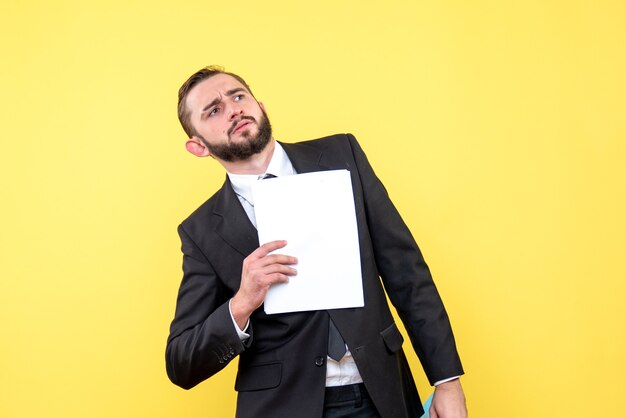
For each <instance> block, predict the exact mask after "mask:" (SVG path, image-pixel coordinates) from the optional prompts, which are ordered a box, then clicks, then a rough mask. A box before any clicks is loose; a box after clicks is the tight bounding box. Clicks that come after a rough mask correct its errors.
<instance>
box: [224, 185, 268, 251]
mask: <svg viewBox="0 0 626 418" xmlns="http://www.w3.org/2000/svg"><path fill="white" fill-rule="evenodd" d="M213 215H214V216H216V217H217V218H218V219H217V223H216V225H215V232H216V233H217V234H218V235H219V236H220V237H221V238H222V239H223V240H224V241H225V242H226V243H227V244H228V245H230V246H231V247H233V248H234V249H235V250H237V251H238V252H239V253H240V254H241V255H243V256H244V257H247V256H248V255H249V254H250V253H251V252H252V251H254V250H255V249H257V248H258V247H259V236H258V234H257V231H256V228H255V227H254V225H252V222H250V219H249V218H248V215H247V214H246V211H245V210H244V209H243V206H241V202H239V198H238V197H237V194H235V191H234V190H233V187H232V186H231V184H230V180H228V178H226V182H225V183H224V185H223V186H222V189H221V190H220V194H219V196H218V198H217V201H216V203H215V208H214V209H213Z"/></svg>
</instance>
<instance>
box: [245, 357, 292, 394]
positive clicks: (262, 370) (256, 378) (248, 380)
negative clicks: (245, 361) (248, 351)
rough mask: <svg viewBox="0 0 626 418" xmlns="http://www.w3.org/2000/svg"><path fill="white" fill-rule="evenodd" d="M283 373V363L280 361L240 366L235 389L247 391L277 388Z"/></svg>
mask: <svg viewBox="0 0 626 418" xmlns="http://www.w3.org/2000/svg"><path fill="white" fill-rule="evenodd" d="M282 373H283V364H282V363H280V362H276V363H265V364H253V365H249V366H246V367H244V368H241V367H240V368H239V371H238V372H237V380H235V390H236V391H238V392H246V391H252V390H262V389H271V388H275V387H276V386H278V385H279V384H280V380H281V378H282Z"/></svg>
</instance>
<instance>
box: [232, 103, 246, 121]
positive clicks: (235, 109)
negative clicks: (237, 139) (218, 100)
mask: <svg viewBox="0 0 626 418" xmlns="http://www.w3.org/2000/svg"><path fill="white" fill-rule="evenodd" d="M241 115H243V109H242V108H241V106H239V105H238V104H237V103H231V105H230V113H229V114H228V119H229V120H231V121H232V120H235V119H236V118H238V117H240V116H241Z"/></svg>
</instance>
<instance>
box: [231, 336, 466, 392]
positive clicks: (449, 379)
mask: <svg viewBox="0 0 626 418" xmlns="http://www.w3.org/2000/svg"><path fill="white" fill-rule="evenodd" d="M235 326H237V324H235ZM246 327H247V325H246ZM459 377H461V375H458V376H453V377H449V378H447V379H442V380H438V381H436V382H435V384H434V385H433V386H439V385H440V384H442V383H446V382H449V381H451V380H454V379H458V378H459Z"/></svg>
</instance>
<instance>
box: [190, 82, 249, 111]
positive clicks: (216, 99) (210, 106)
mask: <svg viewBox="0 0 626 418" xmlns="http://www.w3.org/2000/svg"><path fill="white" fill-rule="evenodd" d="M242 91H243V92H244V93H245V92H246V89H244V88H242V87H235V88H234V89H230V90H228V91H227V92H226V97H230V96H232V95H234V94H236V93H239V92H242ZM221 101H222V98H221V97H216V98H215V99H213V100H212V101H211V103H209V104H208V105H206V106H204V108H203V109H202V112H201V113H204V112H206V111H207V110H209V109H210V108H212V107H213V106H215V105H216V104H218V103H219V102H221Z"/></svg>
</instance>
